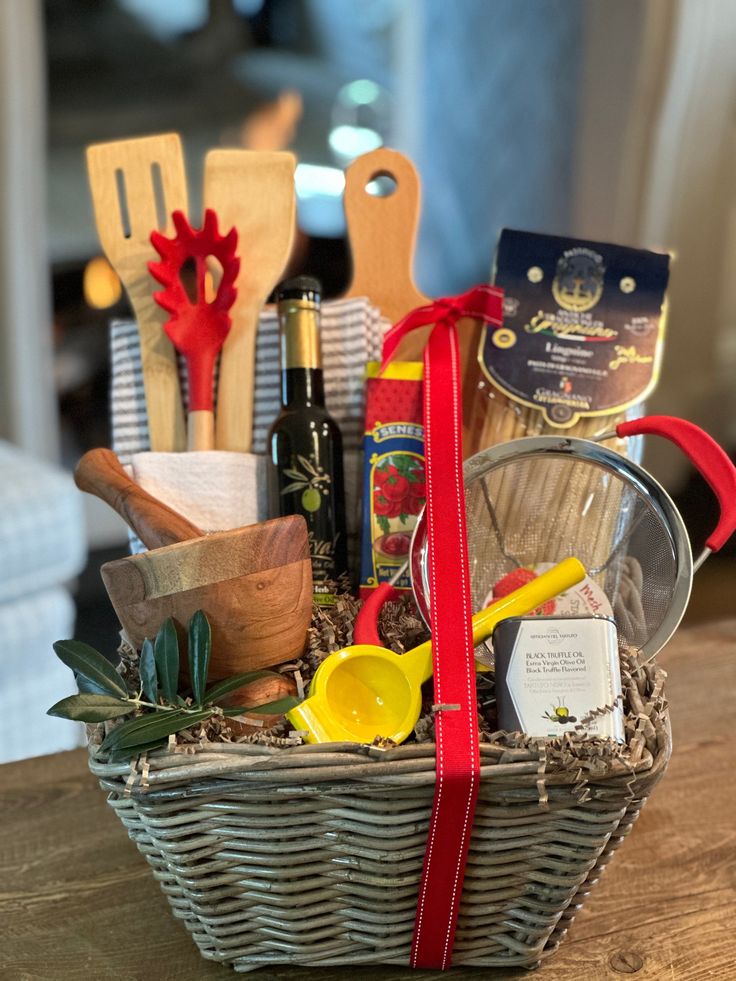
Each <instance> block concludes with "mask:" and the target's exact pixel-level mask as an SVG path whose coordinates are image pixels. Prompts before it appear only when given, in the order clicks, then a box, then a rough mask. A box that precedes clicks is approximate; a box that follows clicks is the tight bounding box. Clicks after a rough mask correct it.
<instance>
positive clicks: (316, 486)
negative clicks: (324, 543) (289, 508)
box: [281, 454, 332, 513]
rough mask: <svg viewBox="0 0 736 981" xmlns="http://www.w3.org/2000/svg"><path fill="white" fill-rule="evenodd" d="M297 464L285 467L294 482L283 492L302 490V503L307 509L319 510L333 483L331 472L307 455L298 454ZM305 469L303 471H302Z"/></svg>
mask: <svg viewBox="0 0 736 981" xmlns="http://www.w3.org/2000/svg"><path fill="white" fill-rule="evenodd" d="M296 459H297V463H298V464H299V466H300V467H301V470H299V469H297V466H296V465H292V466H291V467H286V468H284V473H285V475H286V476H287V477H290V478H291V481H292V483H290V484H287V485H286V487H282V488H281V493H282V494H292V493H295V492H296V491H299V490H300V491H301V492H302V496H301V505H302V507H303V508H304V510H305V511H309V512H310V513H313V512H315V511H319V509H320V507H321V505H322V498H323V497H326V496H327V495H328V494H329V493H330V490H329V485H330V484H331V483H332V481H331V479H330V476H329V474H327V473H325V471H324V468H323V467H320V466H319V464H318V463H317V462H316V460H314V458H312V459H311V460H308V459H307V458H306V457H305V456H302V455H301V454H297V457H296ZM302 471H303V472H302Z"/></svg>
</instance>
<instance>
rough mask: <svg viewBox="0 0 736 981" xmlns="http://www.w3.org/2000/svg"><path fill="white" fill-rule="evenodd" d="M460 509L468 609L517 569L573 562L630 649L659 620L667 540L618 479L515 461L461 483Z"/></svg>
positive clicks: (668, 563)
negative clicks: (603, 598)
mask: <svg viewBox="0 0 736 981" xmlns="http://www.w3.org/2000/svg"><path fill="white" fill-rule="evenodd" d="M466 507H467V526H468V553H469V559H470V579H471V584H472V594H473V609H474V611H475V610H479V609H482V607H483V606H484V603H485V601H486V598H487V597H488V594H489V593H490V592H491V590H492V589H493V586H494V585H495V584H496V583H497V582H498V580H499V579H501V578H502V577H503V576H504V575H506V573H508V572H511V571H512V570H513V569H514V568H517V567H519V566H527V565H537V564H539V563H543V562H550V563H554V562H559V561H561V560H562V559H564V558H567V557H568V556H570V555H572V556H575V557H577V558H578V559H579V560H580V561H581V562H582V563H583V565H584V566H585V568H586V569H587V570H588V574H589V575H590V576H591V578H593V579H594V580H595V581H596V582H597V583H598V585H599V586H600V587H601V588H602V589H603V590H604V592H605V593H606V595H607V596H608V599H609V600H610V602H611V605H612V607H613V609H614V613H615V615H616V621H617V624H618V629H619V634H620V635H621V636H622V638H623V639H624V640H625V641H626V642H627V643H629V644H631V645H633V646H635V647H641V646H642V645H643V644H644V643H645V642H646V641H647V640H648V639H649V638H650V637H651V636H652V635H653V634H654V633H655V631H656V630H657V629H658V627H659V626H660V625H661V624H662V622H663V620H664V619H665V617H666V615H667V613H668V610H669V609H670V606H671V602H672V597H673V592H674V588H675V582H676V577H677V557H676V554H675V545H674V541H673V537H672V534H671V532H670V529H669V528H668V526H667V524H666V523H665V521H664V519H663V518H662V516H661V515H660V513H659V512H658V510H657V509H656V508H655V507H654V506H653V504H652V502H651V501H650V499H649V498H648V497H647V496H646V494H645V493H644V492H642V490H641V489H640V488H639V487H638V486H637V485H636V484H635V483H633V482H630V481H629V480H628V479H627V477H626V476H625V475H622V474H618V473H614V472H611V471H610V470H608V469H607V468H606V467H604V466H602V465H601V464H599V463H597V462H595V461H592V460H575V459H572V458H571V457H570V456H561V457H555V456H554V455H550V454H544V455H529V456H522V457H519V458H518V459H516V460H511V461H508V460H507V461H505V462H499V463H498V464H497V465H496V466H495V467H492V468H491V469H489V470H488V471H487V472H486V473H485V474H483V475H482V476H479V477H476V478H475V479H474V480H472V481H471V482H470V483H469V484H467V485H466ZM643 583H646V589H643V588H642V586H643Z"/></svg>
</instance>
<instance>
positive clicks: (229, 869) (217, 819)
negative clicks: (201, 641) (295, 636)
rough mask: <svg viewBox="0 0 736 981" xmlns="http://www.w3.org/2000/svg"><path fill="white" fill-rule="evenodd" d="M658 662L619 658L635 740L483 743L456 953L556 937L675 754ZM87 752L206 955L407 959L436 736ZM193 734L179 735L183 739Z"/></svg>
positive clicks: (546, 949)
mask: <svg viewBox="0 0 736 981" xmlns="http://www.w3.org/2000/svg"><path fill="white" fill-rule="evenodd" d="M662 683H663V673H662V672H661V671H659V670H657V669H656V668H654V667H653V665H647V666H646V667H645V668H643V669H638V670H637V671H635V672H633V675H631V674H630V675H628V677H627V675H626V673H625V676H624V689H625V700H626V708H627V747H626V750H625V752H624V753H623V754H622V755H611V754H610V753H607V752H606V750H605V744H601V743H599V742H598V741H595V740H587V741H581V742H579V743H574V742H573V741H572V740H569V739H568V738H567V737H564V738H563V739H561V740H554V741H552V742H548V743H543V742H532V741H527V743H526V744H524V743H523V742H522V743H521V744H520V745H517V746H513V745H509V740H508V738H507V737H504V736H503V735H498V736H496V741H492V742H490V743H483V744H482V745H481V767H482V769H481V778H482V779H481V787H480V794H479V799H478V806H477V811H476V818H475V826H474V830H473V837H472V842H471V845H470V854H469V860H468V867H467V872H466V877H465V886H464V892H463V901H462V906H461V909H460V917H459V922H458V930H457V937H456V942H455V949H454V956H453V964H465V965H475V966H485V967H490V966H506V967H512V966H513V967H520V966H524V967H532V966H534V965H536V964H537V963H538V962H539V961H540V960H541V958H543V957H545V956H547V955H548V954H550V953H552V952H553V951H554V950H555V949H556V948H557V946H558V944H559V942H560V940H561V939H562V937H563V936H564V934H565V932H566V930H567V926H568V924H569V923H570V921H571V920H572V918H573V916H574V913H575V911H576V910H577V909H578V908H579V906H580V904H581V902H582V899H583V897H584V896H585V895H586V894H587V892H588V890H589V888H590V886H591V885H592V884H593V883H594V882H595V881H596V879H597V877H598V875H599V872H600V870H601V869H602V868H603V867H604V866H605V864H606V862H607V861H608V858H609V856H610V855H611V853H612V852H613V851H614V850H615V848H616V847H617V846H618V845H619V843H620V842H621V840H622V839H623V838H624V837H625V836H626V835H627V834H628V832H629V830H630V828H631V826H632V824H633V822H634V820H635V819H636V817H637V814H638V813H639V810H640V809H641V807H642V805H643V803H644V801H645V800H646V798H647V797H648V795H649V794H650V792H651V790H652V788H653V787H654V785H655V784H656V783H657V781H658V780H659V779H660V777H661V776H662V774H663V772H664V770H665V767H666V765H667V761H668V759H669V755H670V748H671V742H670V729H669V722H668V717H667V711H666V703H665V702H664V699H663V692H662ZM99 738H100V733H99V732H98V733H96V738H95V737H93V740H92V743H91V746H90V768H91V769H92V771H93V773H94V774H95V775H96V776H97V777H98V778H99V780H100V784H101V786H102V787H103V789H105V790H106V791H107V792H108V794H109V796H108V802H109V803H110V805H111V807H113V809H114V810H115V812H116V813H117V815H118V817H119V818H120V820H121V821H122V822H123V824H124V825H125V827H126V828H127V829H128V834H129V836H130V837H131V838H132V840H133V841H135V843H136V844H137V846H138V848H139V849H140V851H141V852H142V853H143V854H144V855H145V857H146V859H147V860H148V862H149V863H150V865H151V867H152V868H153V872H154V875H155V877H156V878H157V879H158V881H159V882H160V884H161V888H162V889H163V891H164V893H165V894H166V896H167V897H168V900H169V902H170V903H171V906H172V909H173V912H174V915H175V916H177V917H178V918H180V919H181V920H183V921H184V923H185V925H186V927H187V929H188V930H189V931H190V932H191V934H192V936H193V938H194V940H195V942H196V943H197V946H198V947H199V949H200V951H201V953H202V955H203V956H204V957H206V958H208V959H210V960H215V961H219V962H221V963H224V964H230V965H232V966H233V967H234V968H235V969H236V970H238V971H250V970H254V969H256V968H258V967H262V966H264V965H269V964H270V965H275V964H301V965H305V966H306V965H309V966H316V965H325V966H327V965H338V964H342V965H346V966H349V965H358V964H378V963H383V964H397V965H404V966H405V965H407V964H408V962H409V949H410V944H411V937H412V930H413V926H414V915H415V907H416V900H417V892H418V888H419V878H420V875H421V870H422V861H423V856H424V848H425V842H426V837H427V828H428V822H429V815H430V811H431V807H432V796H433V791H434V783H435V747H434V744H431V743H414V744H406V745H404V746H399V747H396V748H392V749H389V750H381V749H378V748H376V747H368V746H358V745H355V744H342V743H341V744H331V745H317V746H298V747H294V748H291V749H278V748H271V747H266V746H261V745H254V744H248V743H245V744H243V743H232V744H227V743H226V744H220V743H218V744H215V743H209V744H205V745H201V746H200V745H198V746H195V748H194V749H192V748H191V747H190V748H188V750H187V751H186V752H181V751H176V750H175V751H170V750H167V751H165V752H164V751H159V752H158V753H153V754H151V755H150V756H149V757H148V758H147V759H139V760H137V761H134V763H132V764H128V763H122V764H121V763H115V764H110V763H108V762H106V760H105V759H104V758H103V757H101V756H100V754H99ZM180 749H181V748H180Z"/></svg>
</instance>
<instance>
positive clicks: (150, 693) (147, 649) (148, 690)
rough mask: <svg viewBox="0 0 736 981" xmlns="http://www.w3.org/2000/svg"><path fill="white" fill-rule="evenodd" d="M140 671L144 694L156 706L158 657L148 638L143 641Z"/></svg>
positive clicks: (139, 664) (139, 663)
mask: <svg viewBox="0 0 736 981" xmlns="http://www.w3.org/2000/svg"><path fill="white" fill-rule="evenodd" d="M138 671H139V672H140V676H141V688H142V689H143V694H144V695H145V696H146V698H147V699H148V701H149V702H152V703H153V704H154V705H155V704H156V703H157V702H158V674H157V672H156V655H155V654H154V652H153V644H152V643H151V641H150V640H149V639H148V637H146V639H145V640H144V641H143V647H141V656H140V660H139V662H138Z"/></svg>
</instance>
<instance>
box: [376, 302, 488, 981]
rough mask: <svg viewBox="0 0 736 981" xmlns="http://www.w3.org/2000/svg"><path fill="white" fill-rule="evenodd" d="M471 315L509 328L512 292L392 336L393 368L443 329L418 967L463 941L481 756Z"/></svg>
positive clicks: (432, 408)
mask: <svg viewBox="0 0 736 981" xmlns="http://www.w3.org/2000/svg"><path fill="white" fill-rule="evenodd" d="M461 317H473V318H475V319H478V318H479V319H481V320H483V321H485V322H486V323H488V324H494V325H496V326H499V327H500V326H501V324H502V323H503V291H502V290H500V289H497V288H496V287H493V286H476V287H474V288H473V289H471V290H468V292H467V293H462V294H460V295H459V296H451V297H443V298H442V299H439V300H435V301H434V302H433V303H430V304H428V305H427V306H424V307H418V308H417V309H416V310H413V311H412V312H411V313H409V314H407V316H406V317H404V318H403V320H400V321H399V323H397V324H396V325H395V326H394V327H392V328H391V330H390V331H389V332H388V333H387V334H386V337H385V339H384V344H383V365H382V368H383V367H385V365H386V363H387V362H388V361H389V360H390V359H391V356H392V355H393V353H394V352H395V350H396V347H397V346H398V344H399V341H400V340H401V339H402V337H404V336H405V335H406V334H407V333H409V331H412V330H414V329H415V328H417V327H426V326H427V325H429V324H435V327H434V329H433V330H432V333H431V335H430V338H429V341H428V343H427V345H426V347H425V349H424V441H425V457H426V470H427V543H428V550H429V581H430V595H431V609H432V649H433V663H434V694H435V703H436V705H437V706H438V708H437V709H436V710H435V732H436V744H437V781H436V783H435V794H434V804H433V807H432V816H431V818H430V823H429V836H428V839H427V849H426V852H425V855H424V868H423V871H422V880H421V883H420V886H419V897H418V901H417V914H416V920H415V923H414V937H413V940H412V950H411V966H412V967H422V968H425V967H426V968H441V969H444V968H446V967H449V965H450V961H451V958H452V947H453V943H454V940H455V929H456V925H457V915H458V909H459V906H460V897H461V895H462V888H463V878H464V876H465V865H466V862H467V855H468V846H469V845H470V835H471V831H472V827H473V815H474V813H475V803H476V799H477V796H478V783H479V778H480V753H479V749H478V719H477V711H476V699H475V663H474V658H473V633H472V625H471V612H472V610H471V600H470V576H469V570H468V550H467V542H466V530H465V490H464V485H463V479H462V463H463V454H462V409H461V407H462V396H461V391H460V358H459V352H458V341H457V328H456V326H455V323H456V321H457V320H458V319H460V318H461Z"/></svg>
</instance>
